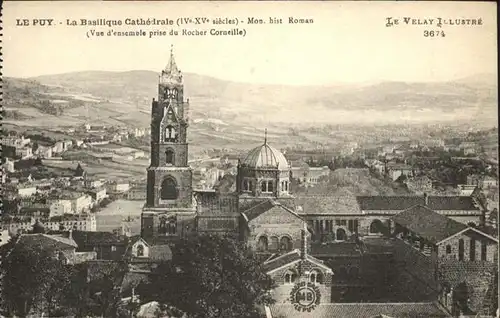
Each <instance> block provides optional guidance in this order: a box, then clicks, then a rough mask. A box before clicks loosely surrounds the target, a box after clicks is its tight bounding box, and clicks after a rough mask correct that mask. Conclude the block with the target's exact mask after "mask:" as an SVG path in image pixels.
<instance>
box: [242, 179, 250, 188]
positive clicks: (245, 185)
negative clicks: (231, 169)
mask: <svg viewBox="0 0 500 318" xmlns="http://www.w3.org/2000/svg"><path fill="white" fill-rule="evenodd" d="M249 189H250V185H249V184H248V180H246V179H245V180H243V191H249Z"/></svg>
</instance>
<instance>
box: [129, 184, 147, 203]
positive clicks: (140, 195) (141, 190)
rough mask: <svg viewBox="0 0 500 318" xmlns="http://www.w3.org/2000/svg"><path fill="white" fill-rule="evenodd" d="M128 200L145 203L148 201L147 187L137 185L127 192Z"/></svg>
mask: <svg viewBox="0 0 500 318" xmlns="http://www.w3.org/2000/svg"><path fill="white" fill-rule="evenodd" d="M127 200H132V201H135V200H137V201H145V200H146V185H135V186H132V187H131V188H130V190H129V191H128V192H127Z"/></svg>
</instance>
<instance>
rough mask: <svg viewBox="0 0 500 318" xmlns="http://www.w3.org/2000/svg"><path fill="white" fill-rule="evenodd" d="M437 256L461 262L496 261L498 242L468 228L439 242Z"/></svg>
mask: <svg viewBox="0 0 500 318" xmlns="http://www.w3.org/2000/svg"><path fill="white" fill-rule="evenodd" d="M438 257H439V259H441V260H459V261H463V262H474V261H487V262H491V263H496V262H497V259H498V244H497V243H496V242H495V241H493V240H492V239H490V238H487V237H485V236H482V235H480V234H479V233H476V232H474V231H473V230H469V231H467V232H465V233H463V234H460V235H457V236H454V237H452V238H450V239H448V240H446V241H445V242H443V243H441V244H439V245H438Z"/></svg>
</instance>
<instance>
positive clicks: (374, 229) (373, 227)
mask: <svg viewBox="0 0 500 318" xmlns="http://www.w3.org/2000/svg"><path fill="white" fill-rule="evenodd" d="M382 229H383V225H382V221H380V220H374V221H373V222H372V223H371V224H370V233H373V234H376V233H381V232H382Z"/></svg>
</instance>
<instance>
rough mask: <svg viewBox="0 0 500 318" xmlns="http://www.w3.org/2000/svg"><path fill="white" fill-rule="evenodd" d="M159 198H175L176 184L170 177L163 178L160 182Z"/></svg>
mask: <svg viewBox="0 0 500 318" xmlns="http://www.w3.org/2000/svg"><path fill="white" fill-rule="evenodd" d="M161 199H162V200H176V199H177V184H176V182H175V180H174V179H173V178H171V177H167V178H165V180H163V183H162V184H161Z"/></svg>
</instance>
